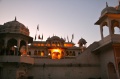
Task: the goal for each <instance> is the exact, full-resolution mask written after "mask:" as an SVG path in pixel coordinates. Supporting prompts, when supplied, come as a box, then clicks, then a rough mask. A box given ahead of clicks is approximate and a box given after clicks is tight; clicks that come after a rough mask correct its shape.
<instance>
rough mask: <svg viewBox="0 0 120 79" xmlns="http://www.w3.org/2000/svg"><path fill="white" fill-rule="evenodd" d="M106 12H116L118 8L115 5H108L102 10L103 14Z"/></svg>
mask: <svg viewBox="0 0 120 79" xmlns="http://www.w3.org/2000/svg"><path fill="white" fill-rule="evenodd" d="M104 13H116V9H115V8H114V7H106V8H104V9H103V10H102V12H101V15H103V14H104Z"/></svg>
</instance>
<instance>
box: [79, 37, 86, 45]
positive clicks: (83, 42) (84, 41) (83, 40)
mask: <svg viewBox="0 0 120 79" xmlns="http://www.w3.org/2000/svg"><path fill="white" fill-rule="evenodd" d="M86 43H87V42H86V40H85V39H83V38H81V39H80V40H79V41H78V44H84V45H85V44H86Z"/></svg>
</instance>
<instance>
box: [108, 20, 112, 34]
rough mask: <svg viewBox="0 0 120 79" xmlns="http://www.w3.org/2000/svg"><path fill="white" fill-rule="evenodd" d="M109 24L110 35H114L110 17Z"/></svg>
mask: <svg viewBox="0 0 120 79" xmlns="http://www.w3.org/2000/svg"><path fill="white" fill-rule="evenodd" d="M107 24H108V27H109V35H110V36H112V26H111V20H109V19H108V21H107Z"/></svg>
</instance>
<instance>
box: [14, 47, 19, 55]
mask: <svg viewBox="0 0 120 79" xmlns="http://www.w3.org/2000/svg"><path fill="white" fill-rule="evenodd" d="M14 48H15V49H14V55H17V53H18V50H17V48H18V47H17V46H16V45H14ZM16 50H17V52H16Z"/></svg>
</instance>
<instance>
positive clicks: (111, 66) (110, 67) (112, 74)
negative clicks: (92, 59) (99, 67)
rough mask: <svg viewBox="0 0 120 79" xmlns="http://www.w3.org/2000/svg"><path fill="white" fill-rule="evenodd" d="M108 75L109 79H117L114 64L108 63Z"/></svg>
mask: <svg viewBox="0 0 120 79" xmlns="http://www.w3.org/2000/svg"><path fill="white" fill-rule="evenodd" d="M108 74H109V79H117V74H116V70H115V67H114V64H113V63H111V62H109V63H108Z"/></svg>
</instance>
